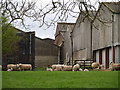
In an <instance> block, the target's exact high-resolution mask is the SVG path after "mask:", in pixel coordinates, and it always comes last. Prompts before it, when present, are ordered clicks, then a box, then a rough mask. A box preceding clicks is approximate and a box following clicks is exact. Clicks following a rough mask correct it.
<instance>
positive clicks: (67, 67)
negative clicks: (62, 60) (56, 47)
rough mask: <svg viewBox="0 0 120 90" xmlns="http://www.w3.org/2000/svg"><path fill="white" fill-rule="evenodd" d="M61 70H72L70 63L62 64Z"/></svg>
mask: <svg viewBox="0 0 120 90" xmlns="http://www.w3.org/2000/svg"><path fill="white" fill-rule="evenodd" d="M63 71H72V66H71V65H69V66H67V65H64V66H63Z"/></svg>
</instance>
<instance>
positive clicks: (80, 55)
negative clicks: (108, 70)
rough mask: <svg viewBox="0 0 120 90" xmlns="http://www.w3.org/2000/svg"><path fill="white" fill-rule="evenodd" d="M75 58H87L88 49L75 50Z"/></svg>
mask: <svg viewBox="0 0 120 90" xmlns="http://www.w3.org/2000/svg"><path fill="white" fill-rule="evenodd" d="M73 59H74V60H87V49H83V50H79V51H76V52H74V53H73Z"/></svg>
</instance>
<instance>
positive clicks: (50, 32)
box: [17, 0, 117, 39]
mask: <svg viewBox="0 0 120 90" xmlns="http://www.w3.org/2000/svg"><path fill="white" fill-rule="evenodd" d="M53 1H56V0H53ZM65 1H68V0H65ZM77 1H80V0H77ZM91 1H92V3H94V4H96V2H98V1H104V2H105V1H113V0H91ZM114 1H117V0H114ZM49 2H51V0H38V1H37V5H38V7H41V6H42V7H43V6H45V5H46V4H48V3H49ZM50 17H51V16H50V15H49V16H48V17H47V20H48V21H49V20H50ZM75 21H76V19H73V18H69V20H68V22H71V23H75ZM25 22H26V23H28V24H29V25H30V27H29V29H28V30H27V31H35V35H36V36H37V37H40V38H52V39H54V38H55V36H54V34H55V29H56V28H54V27H53V26H51V27H50V28H49V29H47V30H44V29H45V27H42V28H39V22H32V21H31V20H29V19H27V18H26V21H25ZM17 28H19V29H21V30H23V31H26V30H25V29H23V28H21V27H20V26H17Z"/></svg>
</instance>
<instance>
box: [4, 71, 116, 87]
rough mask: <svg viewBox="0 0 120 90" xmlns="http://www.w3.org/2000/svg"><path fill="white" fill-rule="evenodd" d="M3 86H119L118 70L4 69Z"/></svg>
mask: <svg viewBox="0 0 120 90" xmlns="http://www.w3.org/2000/svg"><path fill="white" fill-rule="evenodd" d="M2 75H3V76H2V78H3V83H2V85H3V88H118V72H117V71H112V72H105V71H90V72H71V71H64V72H63V71H53V72H50V71H21V72H17V71H13V72H7V71H3V74H2Z"/></svg>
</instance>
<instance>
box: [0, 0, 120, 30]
mask: <svg viewBox="0 0 120 90" xmlns="http://www.w3.org/2000/svg"><path fill="white" fill-rule="evenodd" d="M66 1H67V2H66ZM91 1H92V0H51V2H50V3H48V4H47V5H46V6H44V7H38V6H37V5H36V2H35V1H29V0H17V1H16V0H2V1H1V2H0V6H1V7H0V9H1V11H2V12H1V13H2V15H3V16H4V15H5V16H7V18H9V23H10V24H11V23H14V22H15V21H16V22H21V23H22V25H23V26H24V27H26V24H25V22H24V20H25V18H30V19H32V20H33V21H37V22H39V27H42V26H43V25H46V26H47V27H48V28H49V27H50V26H52V25H55V24H56V22H58V21H59V22H60V21H61V22H63V21H64V22H66V21H67V20H68V18H69V17H70V16H71V17H73V18H77V16H76V15H78V14H79V13H80V12H83V11H86V18H88V17H90V13H89V11H91V12H94V11H96V13H94V18H93V20H92V23H93V22H94V20H95V19H98V20H100V19H99V17H97V16H98V15H97V14H99V9H98V8H97V7H96V5H95V4H97V5H98V4H99V0H97V1H96V2H95V3H94V4H92V2H91ZM113 1H114V0H113ZM117 1H119V0H117ZM48 15H52V17H51V20H50V21H48V20H47V19H46V17H47V16H48ZM96 17H97V18H96ZM101 21H102V20H101Z"/></svg>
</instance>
